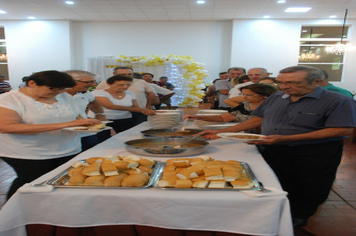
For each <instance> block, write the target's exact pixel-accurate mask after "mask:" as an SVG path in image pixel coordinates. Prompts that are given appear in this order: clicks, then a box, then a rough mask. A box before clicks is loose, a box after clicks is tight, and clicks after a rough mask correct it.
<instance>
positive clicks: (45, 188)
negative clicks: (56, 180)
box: [17, 184, 53, 193]
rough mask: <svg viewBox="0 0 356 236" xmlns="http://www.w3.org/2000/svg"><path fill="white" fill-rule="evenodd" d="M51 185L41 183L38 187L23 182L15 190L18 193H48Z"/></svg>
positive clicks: (50, 190) (51, 188)
mask: <svg viewBox="0 0 356 236" xmlns="http://www.w3.org/2000/svg"><path fill="white" fill-rule="evenodd" d="M52 190H53V186H52V185H47V184H45V185H43V186H40V187H35V186H32V185H31V184H24V185H23V186H22V187H21V188H19V189H18V190H17V191H19V192H20V193H49V192H52Z"/></svg>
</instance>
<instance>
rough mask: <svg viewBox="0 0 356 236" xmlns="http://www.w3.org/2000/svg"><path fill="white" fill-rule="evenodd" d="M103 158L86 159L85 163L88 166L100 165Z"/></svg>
mask: <svg viewBox="0 0 356 236" xmlns="http://www.w3.org/2000/svg"><path fill="white" fill-rule="evenodd" d="M103 159H104V157H91V158H88V159H87V160H86V161H87V163H88V164H94V163H100V162H102V161H103Z"/></svg>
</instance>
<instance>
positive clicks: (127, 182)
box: [121, 173, 149, 187]
mask: <svg viewBox="0 0 356 236" xmlns="http://www.w3.org/2000/svg"><path fill="white" fill-rule="evenodd" d="M148 179H149V177H148V175H146V174H143V173H138V174H133V175H129V176H127V177H126V178H125V179H124V180H123V181H122V183H121V185H122V187H142V186H143V185H145V184H146V183H147V181H148Z"/></svg>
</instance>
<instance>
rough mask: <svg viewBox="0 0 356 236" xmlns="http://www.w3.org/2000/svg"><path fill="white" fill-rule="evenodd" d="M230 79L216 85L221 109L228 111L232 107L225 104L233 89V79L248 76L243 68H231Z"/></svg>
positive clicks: (229, 70)
mask: <svg viewBox="0 0 356 236" xmlns="http://www.w3.org/2000/svg"><path fill="white" fill-rule="evenodd" d="M227 72H228V74H229V78H227V79H221V80H218V81H216V83H215V91H216V92H217V93H218V97H219V109H221V110H228V109H230V108H231V107H230V106H229V105H227V104H226V103H224V101H225V100H226V99H227V98H228V97H229V96H228V94H229V91H230V89H232V84H231V79H232V78H235V77H240V76H241V75H244V74H246V70H245V69H244V68H241V67H231V68H229V69H228V71H227Z"/></svg>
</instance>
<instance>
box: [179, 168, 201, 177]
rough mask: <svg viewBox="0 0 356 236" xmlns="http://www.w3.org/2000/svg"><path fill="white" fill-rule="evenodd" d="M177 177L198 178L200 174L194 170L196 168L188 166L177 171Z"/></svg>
mask: <svg viewBox="0 0 356 236" xmlns="http://www.w3.org/2000/svg"><path fill="white" fill-rule="evenodd" d="M177 177H178V178H179V179H193V178H197V177H198V174H197V173H196V172H194V170H192V169H190V168H187V169H185V170H182V171H180V172H179V173H177Z"/></svg>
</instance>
